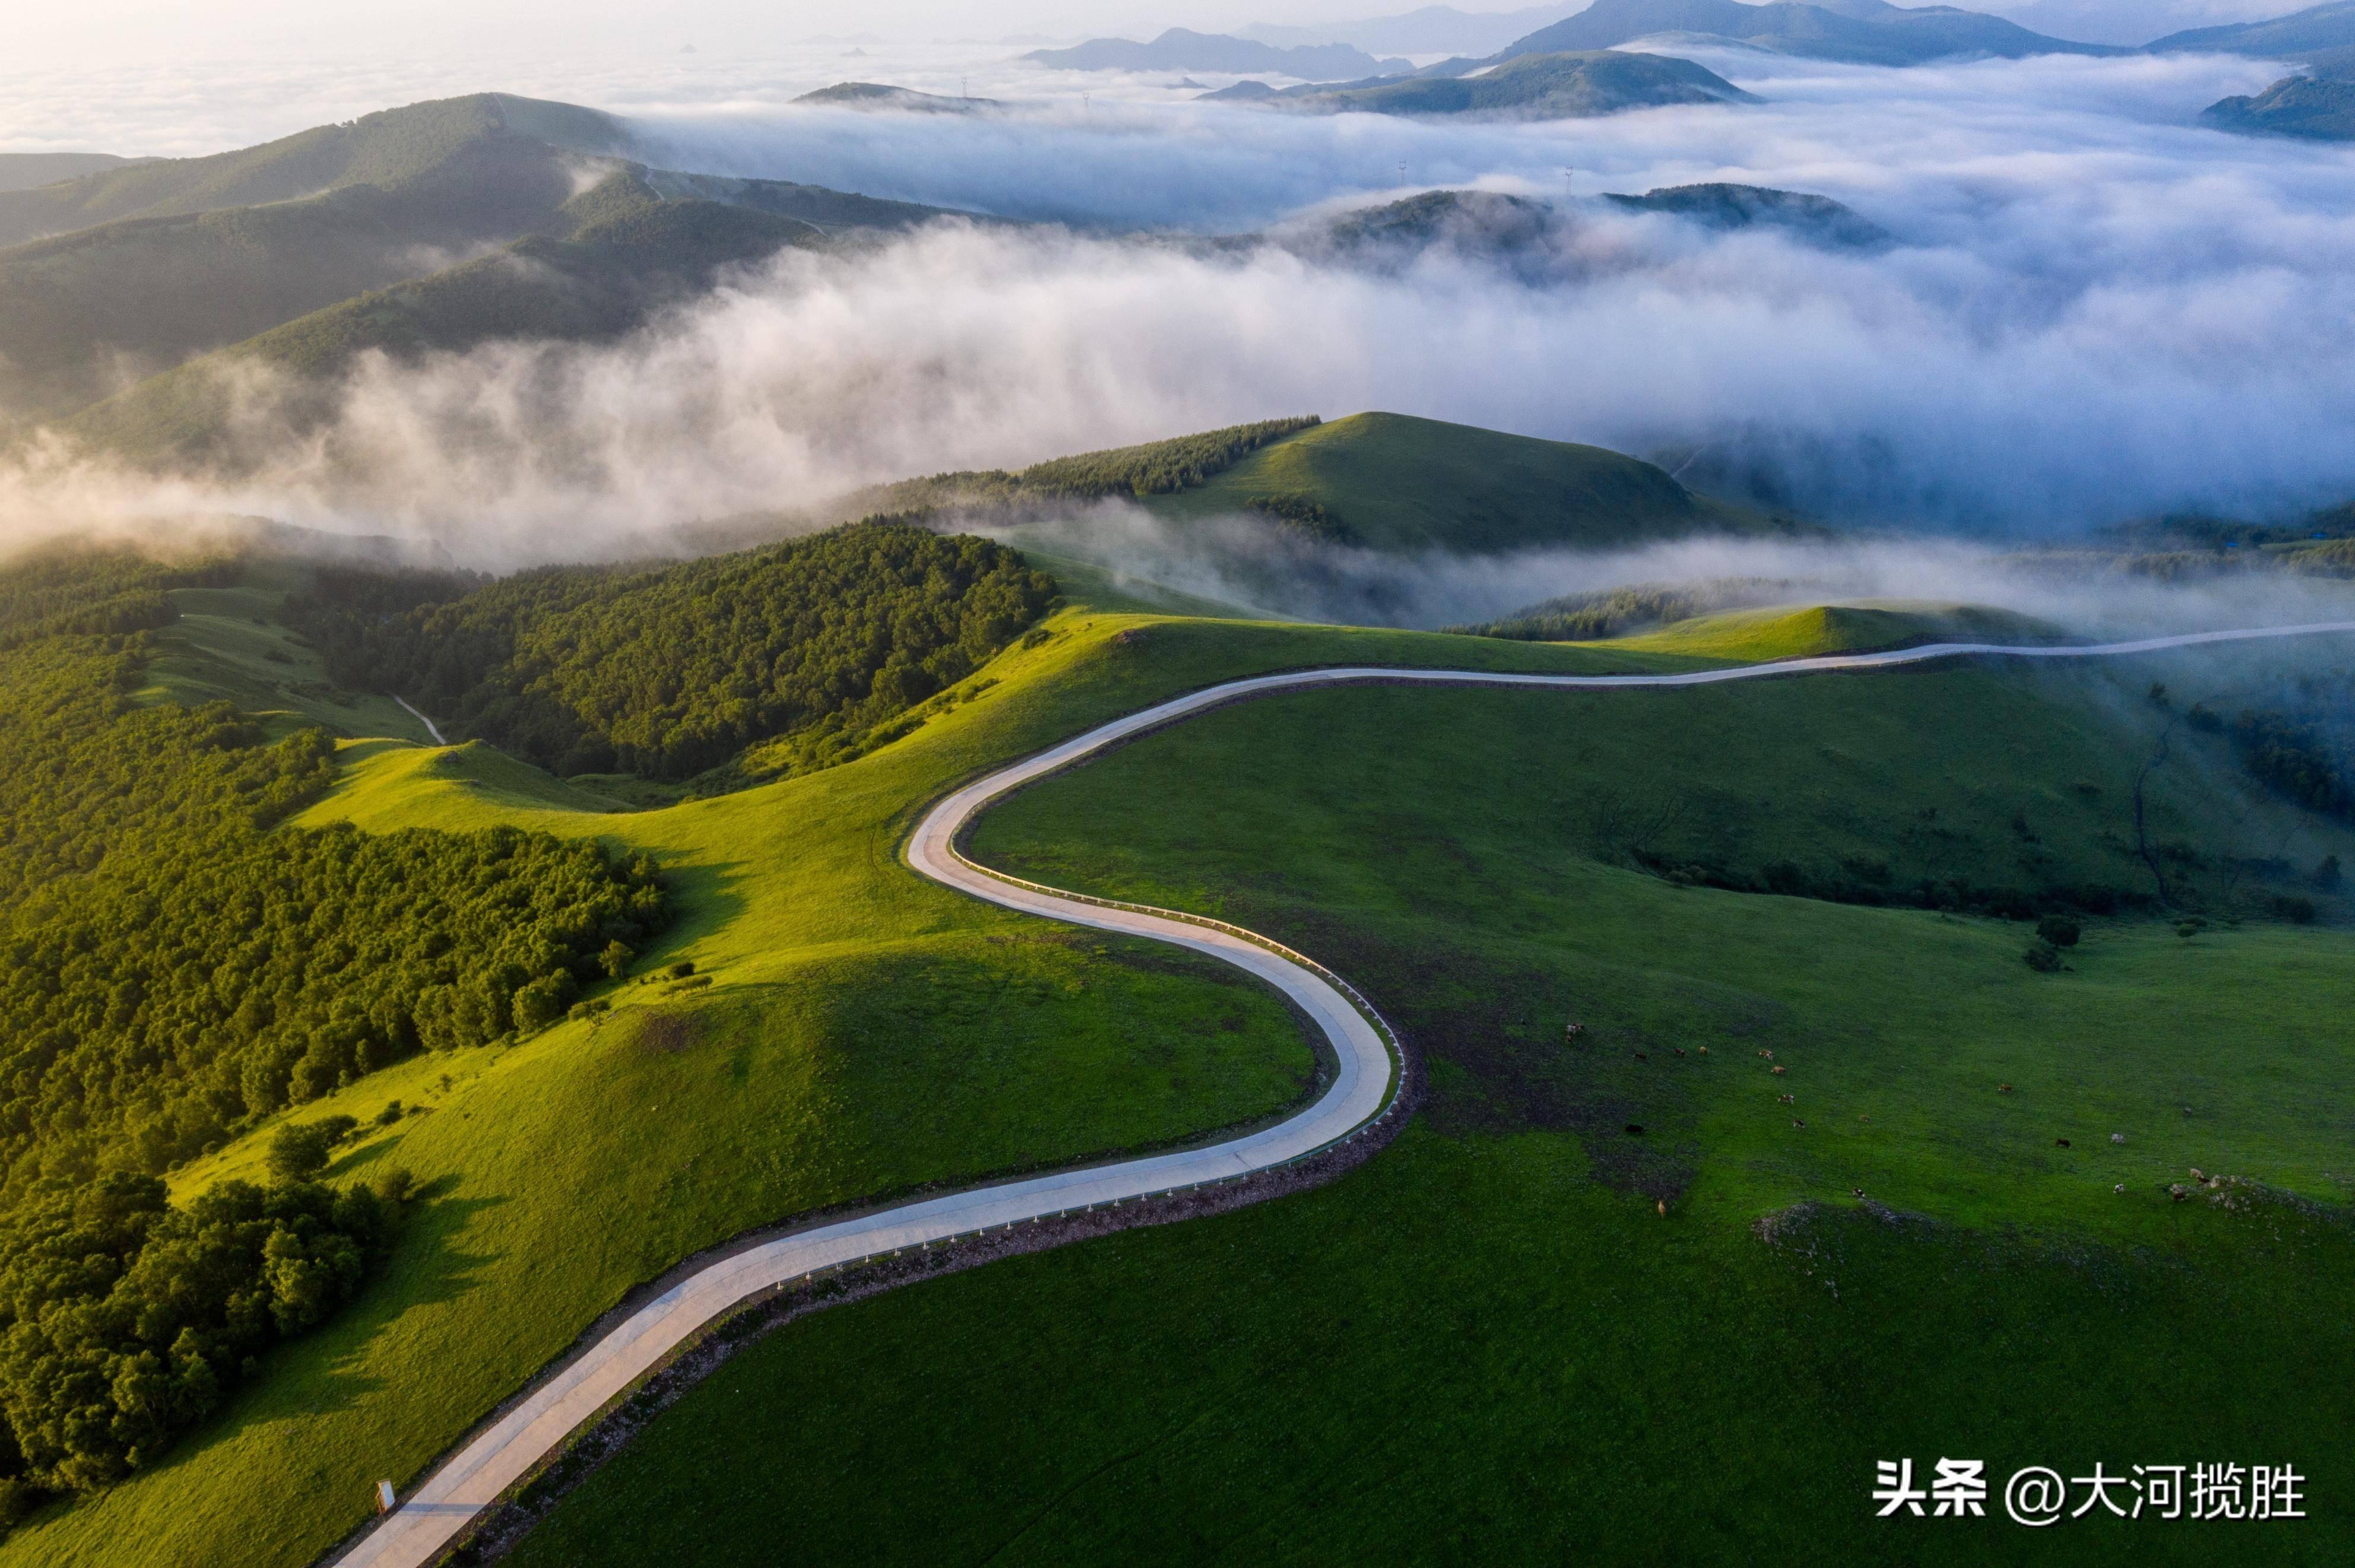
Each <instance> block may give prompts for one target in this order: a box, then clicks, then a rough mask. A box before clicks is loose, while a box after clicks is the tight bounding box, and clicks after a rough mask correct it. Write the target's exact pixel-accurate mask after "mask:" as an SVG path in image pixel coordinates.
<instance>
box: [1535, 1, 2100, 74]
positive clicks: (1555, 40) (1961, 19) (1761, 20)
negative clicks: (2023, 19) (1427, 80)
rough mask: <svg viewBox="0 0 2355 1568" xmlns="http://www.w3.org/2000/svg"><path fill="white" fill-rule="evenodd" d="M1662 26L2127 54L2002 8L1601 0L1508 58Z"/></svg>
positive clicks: (1953, 50)
mask: <svg viewBox="0 0 2355 1568" xmlns="http://www.w3.org/2000/svg"><path fill="white" fill-rule="evenodd" d="M1661 33H1700V34H1707V35H1710V36H1714V37H1723V38H1731V39H1732V40H1734V41H1736V42H1739V43H1745V44H1751V45H1753V46H1755V47H1757V48H1765V49H1773V50H1774V51H1776V52H1777V53H1781V54H1787V55H1799V56H1804V57H1806V58H1811V59H1829V60H1843V61H1847V62H1849V63H1852V64H1858V65H1887V66H1906V65H1922V64H1925V63H1927V62H1929V61H1931V60H1937V59H1951V58H1958V57H1964V56H1973V55H1991V56H1997V57H2000V58H2006V59H2020V58H2027V57H2029V56H2031V55H2049V54H2080V55H2099V54H2117V53H2121V52H2123V51H2121V50H2118V49H2115V48H2109V47H2107V46H2105V45H2101V44H2079V43H2072V42H2070V41H2068V40H2066V39H2062V38H2048V37H2045V36H2044V35H2042V34H2041V33H2031V32H2030V31H2029V30H2028V29H2027V28H2025V27H2023V26H2019V24H2017V23H2015V22H2009V21H2006V20H2005V19H2004V18H2002V17H2000V16H1982V15H1980V14H1978V13H1977V12H1974V11H1960V10H1955V9H1954V8H1952V7H1949V6H1945V5H1935V6H1923V7H1918V8H1909V7H1906V6H1902V5H1887V4H1884V3H1883V0H1817V4H1814V5H1802V4H1797V3H1796V0H1782V3H1779V4H1775V5H1743V4H1742V3H1741V0H1595V3H1594V4H1593V5H1592V6H1590V7H1588V8H1587V9H1586V10H1584V11H1582V12H1580V13H1579V14H1578V15H1577V16H1572V17H1570V18H1568V19H1567V20H1565V21H1561V22H1557V23H1555V24H1553V25H1552V26H1549V27H1541V28H1540V29H1539V30H1538V31H1536V32H1534V33H1531V34H1529V36H1528V37H1523V38H1519V39H1517V40H1516V41H1515V42H1513V43H1512V44H1510V45H1508V46H1507V47H1506V48H1505V49H1504V51H1503V55H1502V57H1501V58H1510V57H1512V56H1515V55H1531V54H1553V53H1558V52H1561V51H1562V50H1566V49H1607V48H1614V47H1616V46H1617V45H1620V44H1625V43H1632V42H1633V41H1635V40H1636V39H1637V38H1644V37H1654V36H1656V35H1657V34H1661Z"/></svg>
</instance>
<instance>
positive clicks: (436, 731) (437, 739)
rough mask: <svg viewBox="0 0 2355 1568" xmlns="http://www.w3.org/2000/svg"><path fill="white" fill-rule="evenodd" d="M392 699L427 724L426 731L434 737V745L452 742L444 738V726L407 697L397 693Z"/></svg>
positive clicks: (418, 720)
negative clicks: (435, 721)
mask: <svg viewBox="0 0 2355 1568" xmlns="http://www.w3.org/2000/svg"><path fill="white" fill-rule="evenodd" d="M392 700H393V701H394V702H396V703H399V704H400V705H401V706H402V707H405V708H407V709H409V716H410V718H413V719H415V720H416V721H417V722H418V723H419V724H421V725H423V726H425V733H426V734H428V735H430V736H432V737H433V744H434V745H436V746H447V745H449V744H450V743H449V742H448V741H446V740H444V739H442V726H439V725H437V724H435V723H434V722H433V721H432V719H430V718H427V717H426V716H425V715H423V714H421V713H419V712H418V711H417V708H416V706H415V705H413V704H412V703H410V700H409V699H408V698H407V697H404V696H400V695H398V694H396V695H395V696H394V697H393V699H392Z"/></svg>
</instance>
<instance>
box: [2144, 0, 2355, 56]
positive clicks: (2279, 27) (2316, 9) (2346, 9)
mask: <svg viewBox="0 0 2355 1568" xmlns="http://www.w3.org/2000/svg"><path fill="white" fill-rule="evenodd" d="M2150 49H2151V52H2152V53H2154V54H2179V53H2186V52H2191V51H2200V52H2213V53H2216V54H2231V55H2254V56H2256V57H2257V58H2260V59H2274V60H2280V59H2313V58H2319V57H2322V56H2326V55H2331V54H2335V53H2336V52H2338V51H2340V50H2350V49H2355V0H2329V3H2328V4H2327V5H2316V6H2312V7H2309V8H2308V9H2307V10H2304V11H2296V12H2293V13H2291V14H2290V15H2289V16H2275V17H2274V18H2273V19H2272V20H2270V21H2264V22H2240V23H2235V24H2233V25H2232V26H2222V27H2193V28H2191V29H2190V30H2189V31H2187V32H2181V33H2170V34H2169V35H2168V36H2167V37H2163V38H2160V39H2158V40H2157V41H2156V42H2154V43H2153V44H2151V45H2150Z"/></svg>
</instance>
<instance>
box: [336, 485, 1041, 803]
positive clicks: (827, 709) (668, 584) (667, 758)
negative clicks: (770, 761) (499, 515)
mask: <svg viewBox="0 0 2355 1568" xmlns="http://www.w3.org/2000/svg"><path fill="white" fill-rule="evenodd" d="M453 586H454V585H453ZM436 592H437V589H436V588H435V585H434V583H433V581H432V579H431V578H427V577H403V578H395V579H386V578H377V579H374V580H370V579H369V578H368V577H365V576H364V575H361V574H353V573H341V574H335V575H333V576H326V575H323V577H322V578H321V581H320V587H319V591H318V592H317V593H316V594H314V596H312V597H311V599H309V600H307V601H306V602H305V603H304V604H303V605H302V606H300V607H299V609H298V614H299V615H300V617H301V619H302V621H303V624H304V627H305V629H306V630H308V631H309V632H310V634H311V636H312V637H313V638H314V641H317V642H318V643H319V644H320V646H321V648H322V649H323V650H324V651H325V653H326V656H327V660H328V664H329V668H330V669H331V671H332V672H333V673H334V674H335V676H336V679H337V680H338V681H340V682H342V683H346V684H347V685H356V686H366V687H368V688H371V689H374V690H378V691H389V692H393V693H395V694H399V695H401V696H404V697H406V698H408V699H409V700H410V702H413V703H415V704H417V705H418V706H420V707H421V708H422V709H424V710H425V711H426V712H427V713H429V714H432V715H433V716H434V718H435V719H436V720H437V722H439V723H440V724H441V725H442V729H443V731H444V733H446V734H450V735H453V736H479V737H481V738H484V739H486V740H490V741H493V742H495V743H496V744H497V745H499V746H501V747H506V749H508V750H510V751H514V752H516V753H517V754H519V755H521V756H523V757H526V758H529V759H531V760H532V761H534V762H537V763H539V764H540V765H542V766H544V767H547V768H553V769H555V770H556V771H558V772H560V773H567V774H574V773H602V772H610V771H616V770H619V771H625V772H632V773H640V774H645V775H647V776H649V777H654V778H662V779H686V778H690V777H693V776H694V775H696V774H698V773H702V772H705V771H707V770H708V769H710V768H717V767H719V766H720V765H721V764H723V763H726V762H727V761H729V760H730V758H733V757H735V756H736V755H737V754H738V753H739V752H741V751H742V750H743V749H744V748H745V747H748V746H751V745H752V744H754V743H756V742H759V741H762V740H767V739H771V738H773V737H775V736H784V735H790V734H793V733H795V732H797V731H802V730H805V729H809V728H811V727H813V726H821V725H832V726H837V727H838V728H841V729H843V730H846V731H855V730H858V729H861V728H864V727H866V726H872V725H876V724H879V723H881V722H883V721H885V720H887V719H890V717H892V716H893V715H897V714H899V713H900V712H902V711H904V710H905V709H907V708H909V707H910V706H912V705H914V704H916V703H920V702H922V701H923V700H924V699H925V698H926V697H928V696H930V695H932V694H933V693H935V692H937V691H939V690H941V689H942V688H943V687H944V686H947V685H951V684H953V683H955V682H957V681H960V680H962V679H964V677H965V676H966V675H968V674H970V673H973V672H974V671H975V670H976V669H978V668H980V666H981V665H982V664H983V663H984V662H986V661H987V660H988V659H989V658H990V657H991V656H992V655H993V654H995V653H996V652H997V651H998V650H999V649H1000V648H1002V647H1004V646H1005V645H1006V644H1007V642H1008V641H1011V640H1012V639H1013V638H1014V637H1016V636H1018V634H1019V633H1020V632H1021V631H1022V630H1024V629H1025V628H1027V627H1028V626H1029V625H1030V624H1031V622H1033V621H1034V620H1037V619H1038V618H1039V615H1040V614H1041V613H1042V612H1043V611H1044V610H1045V609H1046V608H1047V604H1048V602H1049V600H1050V599H1052V597H1053V595H1054V584H1053V581H1052V580H1051V579H1050V578H1048V577H1044V576H1042V575H1041V574H1039V573H1038V572H1034V571H1032V570H1030V569H1029V568H1028V567H1026V566H1024V565H1023V562H1022V558H1021V557H1020V556H1018V555H1016V554H1015V553H1014V552H1013V551H1011V550H1008V549H1007V548H1005V547H1004V546H1000V545H996V544H993V543H991V542H990V541H988V540H986V539H976V538H969V537H943V536H942V535H936V534H932V533H930V532H927V531H926V530H924V529H922V528H918V527H913V526H911V525H909V524H905V523H898V522H889V521H878V522H870V523H865V524H854V525H852V526H849V527H846V528H837V529H835V530H833V531H831V532H829V533H826V534H820V535H815V536H813V537H810V538H806V539H796V540H794V541H792V542H790V543H787V544H783V545H775V546H769V547H767V548H764V549H759V550H749V551H744V552H741V553H740V554H736V555H730V556H715V557H712V558H709V559H706V560H699V561H688V562H685V563H683V564H680V565H677V566H666V567H549V568H545V569H542V570H538V571H529V572H523V573H519V574H517V575H516V576H514V577H507V578H505V579H503V580H501V581H499V582H496V583H494V584H492V585H490V586H488V587H485V588H480V589H479V590H478V591H474V592H470V593H465V594H464V595H463V596H462V597H456V598H451V599H445V600H443V601H442V602H438V603H429V602H425V599H427V598H430V597H432V595H434V594H435V593H436ZM412 596H422V597H417V598H415V599H414V605H413V607H404V608H398V609H397V608H396V605H397V601H398V600H399V599H402V598H405V597H412Z"/></svg>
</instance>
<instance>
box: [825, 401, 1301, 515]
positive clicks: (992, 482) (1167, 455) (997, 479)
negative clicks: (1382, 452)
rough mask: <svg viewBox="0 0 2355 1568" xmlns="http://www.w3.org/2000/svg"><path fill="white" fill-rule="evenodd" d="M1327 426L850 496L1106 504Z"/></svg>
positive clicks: (1016, 505)
mask: <svg viewBox="0 0 2355 1568" xmlns="http://www.w3.org/2000/svg"><path fill="white" fill-rule="evenodd" d="M1322 423H1324V421H1323V419H1321V418H1318V417H1317V416H1316V415H1315V414H1306V415H1302V416H1300V417H1298V418H1285V419H1262V420H1260V421H1258V422H1257V423H1255V424H1249V425H1230V426H1228V427H1227V428H1226V429H1221V430H1205V431H1203V432H1202V433H1200V434H1199V435H1192V436H1177V437H1174V438H1172V439H1171V440H1166V441H1147V442H1146V443H1145V444H1144V445H1143V446H1135V447H1114V448H1111V449H1109V450H1104V451H1100V452H1082V453H1080V454H1078V455H1077V456H1074V457H1065V458H1052V459H1050V460H1049V461H1046V462H1042V463H1034V464H1033V465H1031V466H1030V467H1028V468H1026V469H1022V470H1019V471H1007V470H1006V469H1002V468H993V469H981V470H966V471H958V472H954V473H936V474H932V475H930V476H928V477H926V478H923V479H911V480H904V481H901V482H900V483H897V484H890V485H883V486H881V487H879V488H877V489H875V490H870V491H867V492H864V493H861V494H859V495H858V496H855V497H853V498H852V501H853V503H854V504H855V505H856V506H857V507H858V509H859V510H861V511H877V512H920V511H943V512H950V513H964V514H982V515H997V514H1010V513H1013V512H1016V511H1018V510H1020V509H1021V508H1022V507H1024V506H1025V505H1026V504H1027V505H1034V506H1035V505H1036V504H1037V503H1039V502H1042V501H1100V500H1103V499H1104V498H1105V497H1107V496H1115V495H1126V496H1146V495H1167V494H1170V493H1174V492H1177V491H1180V490H1190V489H1192V488H1193V487H1194V486H1196V485H1199V484H1202V483H1204V482H1208V481H1209V480H1210V479H1212V478H1215V477H1216V476H1217V475H1219V474H1220V473H1223V472H1225V471H1227V470H1228V469H1231V468H1232V467H1234V465H1235V464H1237V463H1239V462H1241V461H1242V460H1243V459H1245V458H1247V457H1249V456H1250V455H1251V454H1252V453H1253V452H1255V451H1257V450H1260V449H1261V448H1262V447H1265V446H1271V445H1273V443H1275V442H1277V441H1280V440H1284V438H1285V437H1286V436H1293V435H1297V434H1299V433H1300V432H1301V431H1302V430H1306V429H1315V428H1316V426H1318V425H1320V424H1322Z"/></svg>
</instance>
